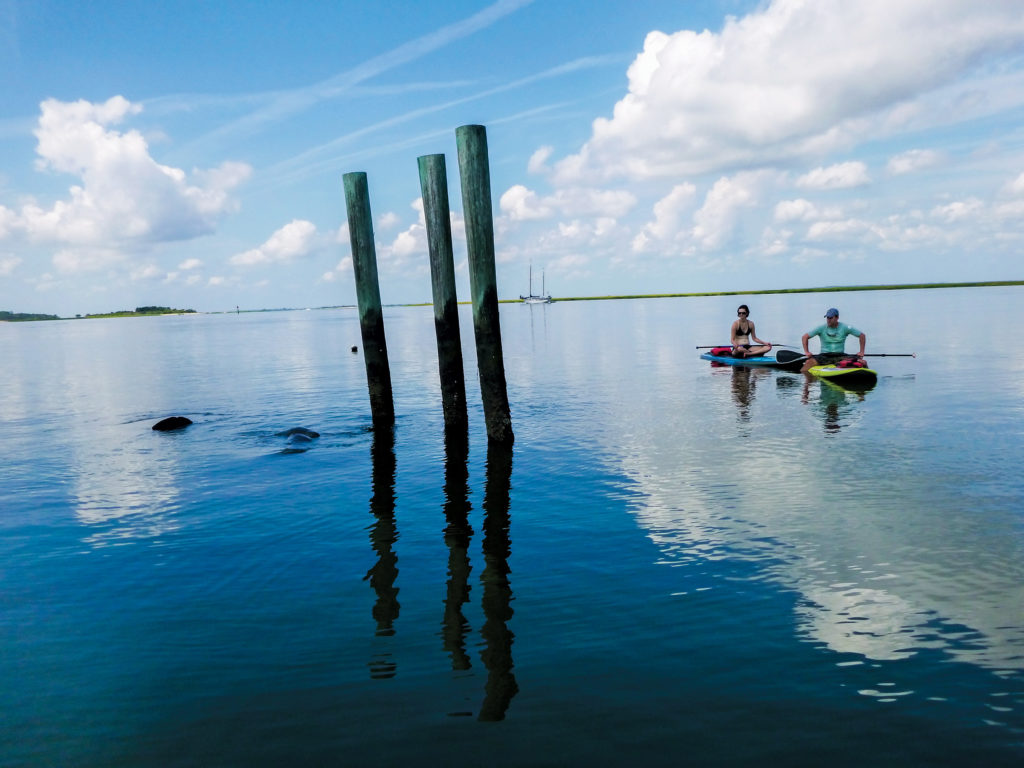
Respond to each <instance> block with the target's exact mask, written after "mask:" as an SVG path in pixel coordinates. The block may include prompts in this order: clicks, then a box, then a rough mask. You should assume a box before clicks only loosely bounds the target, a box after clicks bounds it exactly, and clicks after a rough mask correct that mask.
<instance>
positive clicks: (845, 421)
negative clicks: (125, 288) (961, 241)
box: [0, 288, 1024, 766]
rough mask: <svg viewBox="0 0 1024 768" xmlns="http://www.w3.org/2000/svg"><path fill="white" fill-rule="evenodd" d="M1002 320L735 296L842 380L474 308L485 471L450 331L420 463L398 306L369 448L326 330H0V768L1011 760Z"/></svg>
mask: <svg viewBox="0 0 1024 768" xmlns="http://www.w3.org/2000/svg"><path fill="white" fill-rule="evenodd" d="M1022 295H1024V294H1022V293H1021V289H1019V288H1005V289H999V288H997V289H955V290H932V291H908V292H903V291H900V292H871V293H848V294H835V295H832V296H829V295H820V294H818V295H815V294H808V295H791V296H755V297H750V298H749V299H748V300H747V303H749V304H750V305H751V308H752V310H753V312H752V318H753V319H754V320H755V321H756V323H757V327H758V333H759V335H760V336H761V337H763V338H771V339H773V340H775V341H779V342H786V343H790V344H798V343H799V337H800V334H801V333H803V332H804V331H805V330H808V329H809V328H810V327H812V326H813V325H816V324H817V323H818V322H820V316H821V315H822V314H823V310H824V308H826V307H828V306H832V305H837V306H839V307H840V309H841V310H842V313H843V315H842V316H843V319H844V320H846V321H847V322H851V323H853V324H854V325H857V326H859V327H861V328H862V329H863V330H865V331H866V332H867V334H868V350H869V352H870V351H877V352H917V353H918V357H917V358H916V359H909V358H874V359H872V365H873V367H875V368H876V369H877V370H878V371H879V374H880V379H879V382H878V384H877V386H876V387H875V388H874V389H872V390H870V391H868V392H864V393H848V392H845V391H843V390H837V389H835V388H833V387H831V386H829V385H827V384H823V383H820V382H813V383H808V382H805V381H804V379H803V378H802V377H800V376H798V375H792V374H786V373H779V372H772V371H754V372H744V371H742V370H733V369H712V368H711V367H710V366H709V365H708V363H706V362H703V361H701V360H699V359H698V357H697V354H698V353H697V351H696V350H695V346H697V345H701V344H713V343H720V342H722V341H724V340H725V337H726V333H727V329H728V325H729V323H730V322H731V321H732V319H733V317H734V309H735V305H736V304H737V303H738V301H737V300H736V299H735V298H730V297H722V298H708V299H660V300H643V301H618V302H581V303H575V302H573V303H556V304H553V305H548V306H537V307H527V306H520V305H503V306H502V313H501V322H502V331H503V338H504V346H505V363H506V371H507V378H508V384H509V399H510V402H511V406H512V416H513V426H514V429H515V432H516V442H515V445H514V448H513V449H512V451H511V452H508V451H502V450H499V449H493V448H492V449H491V450H490V451H489V450H488V446H487V441H486V438H485V433H484V429H483V419H482V414H481V410H480V407H479V392H478V388H477V387H476V384H475V374H476V367H475V359H474V353H473V349H472V347H473V345H472V326H471V318H470V313H469V310H468V308H465V309H464V314H463V341H464V346H465V353H466V363H467V376H468V378H469V379H470V393H469V399H470V403H471V413H470V421H471V423H470V428H469V433H468V435H466V436H462V437H461V438H460V437H459V436H455V437H451V438H449V440H447V442H446V440H445V438H444V434H443V429H442V420H441V405H440V394H439V387H438V383H437V368H436V353H435V345H434V339H433V318H432V314H431V311H430V309H429V308H388V309H387V310H386V312H385V323H386V328H387V334H388V345H389V351H390V357H391V368H392V378H393V381H394V389H395V409H396V413H397V414H398V417H397V424H396V427H395V430H394V434H393V435H390V434H383V433H380V432H378V433H374V432H373V431H372V430H371V429H370V414H369V405H368V397H367V393H366V379H365V371H364V368H363V363H362V359H361V357H360V356H359V355H358V354H352V353H351V352H350V347H351V346H352V345H358V344H360V341H359V332H358V323H357V319H356V316H355V313H354V311H352V310H338V311H312V312H281V313H262V314H242V315H212V316H197V317H187V316H186V317H161V318H139V319H117V320H89V321H74V322H71V321H67V322H64V321H62V322H54V323H27V324H0V358H2V359H3V360H4V363H5V374H6V375H5V376H4V385H3V388H2V390H0V437H2V445H3V449H4V459H3V462H2V464H0V764H3V765H12V766H22V765H24V766H41V765H81V766H106V765H132V766H149V765H160V766H164V765H182V766H184V765H239V766H243V765H244V766H256V765H282V764H288V765H343V764H345V765H347V764H351V765H367V764H373V765H408V764H424V763H437V764H446V765H478V764H484V765H567V764H575V765H579V764H588V765H615V764H621V763H623V762H625V761H627V760H629V761H634V760H635V761H644V762H647V763H653V764H662V765H669V764H671V765H676V764H680V763H684V762H695V763H698V764H701V763H714V764H719V765H733V764H734V765H741V764H751V763H754V762H757V763H761V762H765V761H777V762H779V763H783V764H791V765H822V764H831V765H861V764H864V763H874V764H882V765H912V764H932V765H1019V764H1020V761H1021V759H1022V758H1024V479H1022V475H1021V471H1020V470H1021V467H1022V466H1024V419H1022V416H1024V398H1022V395H1024V383H1022V382H1024V352H1019V353H1014V354H1012V355H1011V356H1010V357H1005V356H1004V357H1001V358H998V359H996V358H994V357H993V355H992V354H991V351H990V350H991V345H992V342H993V338H994V337H993V335H992V332H993V329H996V328H1000V327H1004V326H1005V325H1006V323H1007V322H1008V321H1009V320H1010V319H1012V318H1013V317H1014V316H1015V312H1016V307H1017V305H1018V304H1019V302H1020V298H1021V296H1022ZM852 343H853V342H852V341H851V345H852ZM170 414H182V415H186V416H189V417H190V418H191V419H192V420H193V421H194V422H195V424H194V425H193V426H191V427H189V428H188V429H186V430H184V431H182V432H176V433H158V432H154V431H152V430H151V429H150V427H151V426H152V424H153V423H155V422H156V421H157V420H158V419H160V418H162V417H164V416H167V415H170ZM295 426H303V427H308V428H311V429H315V430H316V431H318V432H319V433H320V435H321V436H320V437H319V438H318V439H316V440H314V441H312V442H310V443H292V442H289V441H288V439H287V438H286V437H283V436H280V435H279V434H278V433H280V432H282V431H283V430H286V429H288V428H290V427H295ZM463 438H464V439H463Z"/></svg>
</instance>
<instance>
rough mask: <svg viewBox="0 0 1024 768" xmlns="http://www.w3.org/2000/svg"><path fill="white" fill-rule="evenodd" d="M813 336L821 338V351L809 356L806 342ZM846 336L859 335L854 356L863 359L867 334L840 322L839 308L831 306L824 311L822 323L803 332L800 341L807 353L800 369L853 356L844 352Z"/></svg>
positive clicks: (803, 369)
mask: <svg viewBox="0 0 1024 768" xmlns="http://www.w3.org/2000/svg"><path fill="white" fill-rule="evenodd" d="M814 336H817V337H818V338H819V339H821V352H819V353H818V354H817V355H814V356H811V350H810V349H809V348H808V346H807V342H808V341H810V340H811V338H812V337H814ZM847 336H859V337H860V352H858V353H857V355H856V357H857V359H858V360H863V359H864V346H865V344H867V340H868V337H867V335H865V334H863V333H861V332H860V331H858V330H857V329H856V328H854V327H853V326H852V325H847V324H846V323H840V322H839V310H838V309H836V308H835V307H832V308H831V309H829V310H828V312H826V313H825V324H824V325H819V326H818V327H817V328H815V329H814V330H813V331H810V332H808V333H805V334H804V336H803V339H802V340H801V341H803V345H804V354H805V355H807V361H806V362H805V363H804V364H803V367H802V368H801V369H800V371H801V372H802V373H806V372H807V371H808V369H810V367H811V366H812V365H831V364H833V363H838V362H839V361H840V360H842V359H843V358H847V357H853V355H848V354H846V352H845V348H846V337H847Z"/></svg>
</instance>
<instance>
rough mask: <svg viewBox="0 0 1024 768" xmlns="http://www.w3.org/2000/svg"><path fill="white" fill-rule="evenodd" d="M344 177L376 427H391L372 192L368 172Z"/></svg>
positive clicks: (392, 406) (392, 411) (392, 416)
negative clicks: (372, 214) (371, 211)
mask: <svg viewBox="0 0 1024 768" xmlns="http://www.w3.org/2000/svg"><path fill="white" fill-rule="evenodd" d="M343 178H344V183H345V207H346V209H347V210H348V234H349V239H350V241H351V243H352V271H353V272H354V273H355V277H356V300H357V302H358V304H359V328H360V331H361V333H362V337H363V362H364V363H365V364H366V383H367V386H368V387H369V390H370V411H371V415H372V418H373V425H374V427H390V426H391V425H392V424H394V422H395V404H394V400H393V398H392V395H391V369H390V367H389V366H388V345H387V341H386V340H385V338H384V313H383V312H382V311H381V305H380V285H379V284H378V282H377V250H376V248H375V247H374V244H373V221H372V219H371V218H370V193H369V188H368V186H367V183H366V174H365V173H363V172H361V171H360V172H356V173H346V174H345V175H344V177H343Z"/></svg>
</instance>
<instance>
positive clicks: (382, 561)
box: [364, 426, 401, 678]
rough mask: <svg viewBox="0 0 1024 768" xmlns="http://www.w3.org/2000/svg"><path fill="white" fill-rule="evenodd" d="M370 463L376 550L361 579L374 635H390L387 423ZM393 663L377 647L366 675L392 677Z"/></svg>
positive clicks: (391, 485) (394, 594)
mask: <svg viewBox="0 0 1024 768" xmlns="http://www.w3.org/2000/svg"><path fill="white" fill-rule="evenodd" d="M370 458H371V461H372V464H373V493H372V495H371V496H370V514H372V515H373V517H374V522H373V523H372V524H371V525H370V529H369V530H370V544H371V546H372V547H373V550H374V552H376V553H377V562H376V563H375V564H374V566H373V567H372V568H370V570H369V571H367V572H366V576H365V577H364V580H369V582H370V586H372V587H373V591H374V592H375V593H376V594H377V601H376V602H375V603H374V605H373V618H374V621H376V622H377V630H376V636H377V637H378V638H384V637H391V636H393V635H394V634H395V628H394V624H395V621H396V620H397V619H398V611H399V608H400V607H401V606H400V605H399V603H398V588H397V587H396V586H395V580H396V579H397V578H398V555H397V554H396V553H395V549H394V545H395V542H396V541H397V540H398V528H397V526H396V524H395V463H396V462H395V434H394V429H393V428H392V427H390V426H388V427H379V428H377V429H376V430H374V433H373V442H372V443H371V446H370ZM396 671H397V665H396V664H395V662H394V659H393V657H392V654H391V653H390V652H388V651H387V650H386V648H385V649H379V650H378V651H377V652H376V653H375V654H374V657H373V658H372V659H371V661H370V677H373V678H388V677H394V676H395V672H396Z"/></svg>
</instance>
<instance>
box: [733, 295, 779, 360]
mask: <svg viewBox="0 0 1024 768" xmlns="http://www.w3.org/2000/svg"><path fill="white" fill-rule="evenodd" d="M736 314H737V315H738V316H739V317H738V319H737V320H734V321H733V324H732V328H730V329H729V343H730V344H732V356H733V357H760V356H761V355H765V354H768V352H770V351H771V348H772V345H771V344H769V343H768V342H767V341H761V339H759V338H757V333H756V332H755V331H754V321H753V320H751V319H750V307H748V306H747V305H746V304H740V305H739V307H738V308H737V309H736ZM751 339H753V340H754V341H756V342H757V343H758V344H759V345H760V346H757V347H754V346H751V344H750V340H751Z"/></svg>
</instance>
